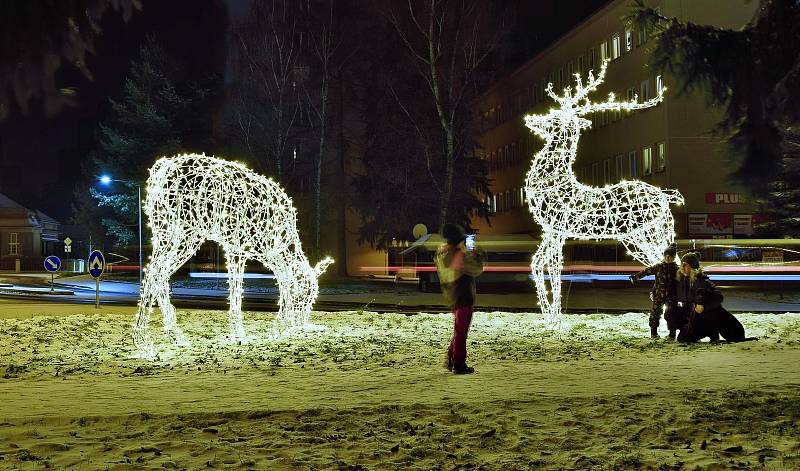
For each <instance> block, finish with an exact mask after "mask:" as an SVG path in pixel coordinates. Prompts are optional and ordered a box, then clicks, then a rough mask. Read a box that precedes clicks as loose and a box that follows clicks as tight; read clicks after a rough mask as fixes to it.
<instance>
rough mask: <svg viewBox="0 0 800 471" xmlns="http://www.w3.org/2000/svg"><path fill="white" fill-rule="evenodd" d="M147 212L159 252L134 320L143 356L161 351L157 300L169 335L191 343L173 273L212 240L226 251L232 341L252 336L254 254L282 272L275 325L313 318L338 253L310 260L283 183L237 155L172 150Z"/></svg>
mask: <svg viewBox="0 0 800 471" xmlns="http://www.w3.org/2000/svg"><path fill="white" fill-rule="evenodd" d="M144 212H145V214H146V215H147V217H148V219H149V225H150V227H151V229H152V233H153V237H152V243H153V254H152V257H151V259H150V262H149V263H148V266H147V268H146V269H145V273H144V280H143V282H142V287H141V294H140V299H139V309H138V313H137V315H136V321H135V323H134V327H133V340H134V344H135V345H136V347H137V348H138V350H139V354H140V355H141V356H143V357H145V358H154V357H155V347H154V345H153V342H152V340H151V338H150V333H149V330H148V324H149V322H150V316H151V314H152V309H153V304H154V303H155V302H157V303H158V306H159V307H160V308H161V312H162V314H163V316H164V326H163V327H164V332H165V333H166V335H167V337H168V338H169V339H171V340H172V341H173V342H175V343H178V344H182V345H186V344H188V342H187V341H186V339H185V337H184V335H183V333H182V332H181V329H180V327H178V324H177V320H176V317H175V307H174V306H172V304H171V303H170V296H169V294H170V289H169V278H170V276H171V275H172V274H173V273H174V272H175V271H176V270H177V269H178V268H180V267H181V265H183V264H184V263H186V262H187V261H188V260H189V258H191V257H192V256H193V255H194V254H195V253H196V252H197V250H198V249H199V248H200V245H201V244H202V243H203V242H205V241H206V240H212V241H215V242H217V243H219V244H220V246H221V247H222V248H223V250H224V251H225V262H226V264H227V267H228V287H229V290H230V293H229V298H228V299H229V301H230V311H229V313H228V322H229V327H230V338H231V339H232V340H234V341H236V340H241V339H243V338H244V336H245V333H244V325H243V323H242V292H243V283H242V281H243V278H244V276H243V275H244V269H245V262H246V261H247V260H250V259H254V260H258V261H259V262H261V263H263V264H264V266H265V267H267V268H269V269H271V270H272V272H273V273H274V274H275V278H276V280H277V283H278V289H279V290H280V296H279V300H278V303H279V310H278V314H277V316H276V318H275V323H274V328H275V329H276V330H277V331H278V332H281V331H283V330H285V329H287V328H296V327H302V326H304V325H306V323H307V322H308V319H309V316H310V314H311V306H312V304H313V303H314V301H315V300H316V298H317V294H318V292H319V284H318V282H317V278H318V277H319V276H320V275H321V274H322V273H323V272H324V271H325V269H326V268H327V266H328V265H329V264H331V263H333V260H332V259H331V258H325V259H324V260H321V261H320V262H319V263H317V265H316V266H315V267H312V266H311V265H310V264H309V262H308V259H307V258H306V256H305V254H304V253H303V250H302V248H301V246H300V236H299V234H298V232H297V211H296V210H295V208H294V207H293V206H292V200H291V199H290V198H289V196H288V195H287V194H286V192H284V191H283V189H281V187H280V186H279V185H278V184H277V183H275V182H274V181H272V180H271V179H269V178H267V177H264V176H263V175H259V174H257V173H255V172H253V171H252V170H250V169H248V168H247V167H246V166H244V165H243V164H240V163H237V162H230V161H226V160H222V159H217V158H214V157H209V156H206V155H194V154H193V155H179V156H175V157H164V158H161V159H159V160H157V161H156V163H155V164H154V165H153V166H152V167H151V168H150V178H148V179H147V196H146V198H145V202H144Z"/></svg>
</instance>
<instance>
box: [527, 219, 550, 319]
mask: <svg viewBox="0 0 800 471" xmlns="http://www.w3.org/2000/svg"><path fill="white" fill-rule="evenodd" d="M545 236H546V235H545V234H543V235H542V243H541V244H539V248H537V249H536V253H534V254H533V259H532V260H531V274H532V275H533V281H534V283H535V284H536V296H537V298H539V307H540V308H541V310H542V314H544V316H545V319H548V316H549V312H550V300H549V299H548V296H547V285H546V284H545V282H544V267H545V265H546V264H547V256H546V255H547V245H546V243H545V242H544V241H545Z"/></svg>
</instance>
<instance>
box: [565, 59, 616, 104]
mask: <svg viewBox="0 0 800 471" xmlns="http://www.w3.org/2000/svg"><path fill="white" fill-rule="evenodd" d="M606 69H608V59H606V60H604V61H603V64H602V65H601V66H600V71H599V72H598V74H597V77H595V75H594V70H590V71H589V78H588V79H587V81H586V86H583V82H582V80H581V78H580V74H575V76H576V77H577V80H576V82H577V84H576V85H575V97H574V102H573V105H575V104H577V103H578V102H579V101H581V100H586V101H589V94H590V93H592V92H593V91H595V90H597V87H598V86H599V85H600V84H601V83H603V81H604V80H605V79H606Z"/></svg>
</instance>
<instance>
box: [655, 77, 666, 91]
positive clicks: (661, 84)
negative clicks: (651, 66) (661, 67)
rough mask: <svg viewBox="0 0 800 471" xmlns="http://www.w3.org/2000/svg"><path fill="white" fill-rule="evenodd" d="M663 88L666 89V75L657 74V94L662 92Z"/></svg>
mask: <svg viewBox="0 0 800 471" xmlns="http://www.w3.org/2000/svg"><path fill="white" fill-rule="evenodd" d="M663 89H664V76H663V75H656V94H659V93H661V90H663Z"/></svg>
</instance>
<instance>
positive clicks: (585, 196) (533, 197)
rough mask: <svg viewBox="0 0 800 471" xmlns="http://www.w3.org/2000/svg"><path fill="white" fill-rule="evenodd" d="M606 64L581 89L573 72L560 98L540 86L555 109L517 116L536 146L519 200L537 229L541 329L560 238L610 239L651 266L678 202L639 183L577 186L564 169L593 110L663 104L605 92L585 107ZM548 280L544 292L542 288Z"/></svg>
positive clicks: (557, 284)
mask: <svg viewBox="0 0 800 471" xmlns="http://www.w3.org/2000/svg"><path fill="white" fill-rule="evenodd" d="M607 66H608V61H605V62H604V63H603V65H602V67H601V69H600V72H599V74H598V75H597V77H595V76H594V72H593V71H590V72H589V75H588V81H587V83H586V85H584V84H583V82H582V79H581V75H580V74H575V79H576V85H575V87H574V89H573V88H572V87H567V88H565V89H564V91H563V94H562V95H560V96H559V95H556V94H555V93H554V92H553V84H552V83H550V84H548V85H547V89H546V91H547V94H548V95H549V96H550V97H551V98H552V99H553V100H555V101H556V103H557V104H559V105H560V108H558V109H551V110H550V112H549V113H547V114H545V115H527V116H525V125H526V126H527V127H528V128H530V129H531V131H533V132H534V133H535V134H536V135H538V136H539V137H541V138H542V139H543V140H544V143H545V144H544V147H543V148H542V149H541V150H540V151H539V152H538V153H536V155H535V156H534V157H533V161H532V163H531V168H530V170H529V171H528V174H527V177H526V182H525V194H526V199H527V201H528V206H529V208H530V211H531V213H532V214H533V218H534V220H535V221H536V222H537V223H538V224H539V225H540V226H541V227H542V241H541V244H540V245H539V248H538V249H537V251H536V253H535V254H534V255H533V259H532V261H531V271H532V274H533V278H534V282H535V284H536V294H537V297H538V300H539V305H540V306H541V309H542V312H543V313H544V315H545V319H546V320H547V322H548V324H549V325H550V326H551V327H552V328H554V329H558V328H560V325H561V271H562V267H563V264H564V255H563V246H564V242H565V241H566V240H567V239H579V240H601V239H615V240H618V241H620V242H622V243H623V244H624V245H625V247H626V248H627V250H628V252H629V253H630V254H631V255H632V256H633V257H634V258H635V259H636V260H638V261H640V262H641V263H643V264H645V265H648V266H649V265H652V264H654V263H657V262H658V261H659V260H660V259H661V256H662V253H663V250H664V249H665V248H666V247H667V246H668V245H669V244H671V243H672V242H673V241H674V240H675V229H674V225H675V221H674V219H673V216H672V212H671V211H670V204H677V205H681V204H683V196H681V194H680V192H678V191H677V190H669V189H666V190H665V189H661V188H658V187H656V186H653V185H650V184H648V183H645V182H643V181H639V180H630V181H625V180H623V181H621V182H619V183H615V184H613V185H611V184H609V185H605V186H603V187H596V186H590V185H585V184H583V183H581V182H579V181H578V179H577V177H576V176H575V173H574V171H573V169H572V165H573V164H574V162H575V158H576V153H577V149H578V140H579V139H580V135H581V131H582V130H583V129H587V128H590V127H591V126H592V122H591V121H590V120H589V119H586V118H585V117H584V116H586V115H588V114H589V113H594V112H606V111H616V112H621V111H633V110H638V109H643V108H649V107H651V106H655V105H656V104H658V103H659V102H661V101H662V100H663V98H664V91H665V90H666V89H662V90H659V93H658V96H657V97H655V98H653V99H651V100H647V101H644V102H642V103H639V102H638V97H637V96H634V97H633V99H632V100H631V101H627V102H618V101H615V99H614V94H613V93H610V94H609V96H608V101H606V102H604V103H593V102H592V101H591V100H590V99H589V96H588V95H589V94H590V93H591V92H593V91H595V90H596V89H597V87H598V85H600V84H601V83H602V82H603V80H604V79H605V74H606V68H607ZM545 269H547V272H548V274H549V279H550V287H551V292H548V290H547V286H546V284H545Z"/></svg>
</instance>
